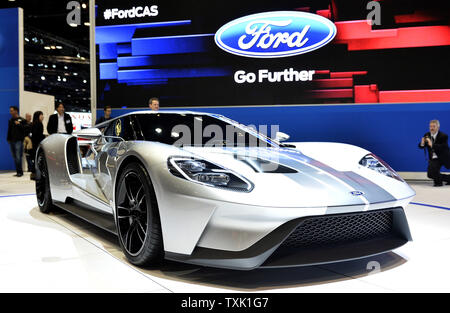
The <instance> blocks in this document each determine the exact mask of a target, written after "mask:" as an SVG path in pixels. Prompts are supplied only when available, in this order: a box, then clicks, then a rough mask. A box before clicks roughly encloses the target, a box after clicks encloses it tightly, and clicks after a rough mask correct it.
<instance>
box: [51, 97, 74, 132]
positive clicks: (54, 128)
mask: <svg viewBox="0 0 450 313" xmlns="http://www.w3.org/2000/svg"><path fill="white" fill-rule="evenodd" d="M56 111H58V113H56V114H53V115H52V116H50V118H49V120H48V124H47V131H48V133H49V134H50V135H53V134H68V135H71V134H72V133H73V123H72V118H71V117H70V115H69V114H66V113H65V108H64V104H62V103H60V104H59V105H58V107H57V108H56Z"/></svg>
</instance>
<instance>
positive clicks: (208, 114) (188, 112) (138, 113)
mask: <svg viewBox="0 0 450 313" xmlns="http://www.w3.org/2000/svg"><path fill="white" fill-rule="evenodd" d="M150 114H164V115H170V114H178V115H191V114H195V115H205V116H212V117H223V116H222V115H220V114H212V113H205V112H194V111H187V110H174V111H150V110H147V111H134V112H130V113H126V114H123V115H121V116H118V117H115V118H113V119H111V120H109V121H105V122H103V123H100V124H98V125H95V126H93V127H97V128H98V127H99V126H100V127H101V126H103V125H107V124H109V123H111V122H114V121H115V120H118V119H120V118H123V117H125V116H131V115H150Z"/></svg>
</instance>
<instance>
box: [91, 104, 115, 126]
mask: <svg viewBox="0 0 450 313" xmlns="http://www.w3.org/2000/svg"><path fill="white" fill-rule="evenodd" d="M103 112H104V113H105V115H104V116H102V117H100V118H99V119H98V120H97V122H96V123H95V125H98V124H101V123H103V122H106V121H109V120H110V119H112V117H111V113H112V108H111V107H110V106H109V105H108V106H105V108H104V109H103Z"/></svg>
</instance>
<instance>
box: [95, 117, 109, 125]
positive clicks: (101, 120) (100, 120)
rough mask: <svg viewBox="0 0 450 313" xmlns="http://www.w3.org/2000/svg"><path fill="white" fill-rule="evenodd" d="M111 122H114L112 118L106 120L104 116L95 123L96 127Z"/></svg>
mask: <svg viewBox="0 0 450 313" xmlns="http://www.w3.org/2000/svg"><path fill="white" fill-rule="evenodd" d="M110 120H112V118H111V117H110V118H109V119H106V118H105V117H104V116H102V117H100V118H99V119H97V122H96V123H95V125H98V124H101V123H103V122H106V121H110Z"/></svg>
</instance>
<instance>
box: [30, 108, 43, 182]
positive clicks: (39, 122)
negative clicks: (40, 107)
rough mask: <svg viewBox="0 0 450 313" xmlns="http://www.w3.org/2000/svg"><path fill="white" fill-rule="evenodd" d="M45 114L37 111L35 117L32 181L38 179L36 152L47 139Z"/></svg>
mask: <svg viewBox="0 0 450 313" xmlns="http://www.w3.org/2000/svg"><path fill="white" fill-rule="evenodd" d="M43 121H44V113H42V112H41V111H37V112H35V113H34V115H33V125H32V128H31V140H32V143H33V150H32V151H31V159H32V161H33V167H32V168H31V169H32V170H31V177H30V179H31V180H35V179H36V164H35V161H36V151H37V149H38V148H39V145H40V144H41V142H42V140H44V139H45V135H44V124H43Z"/></svg>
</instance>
